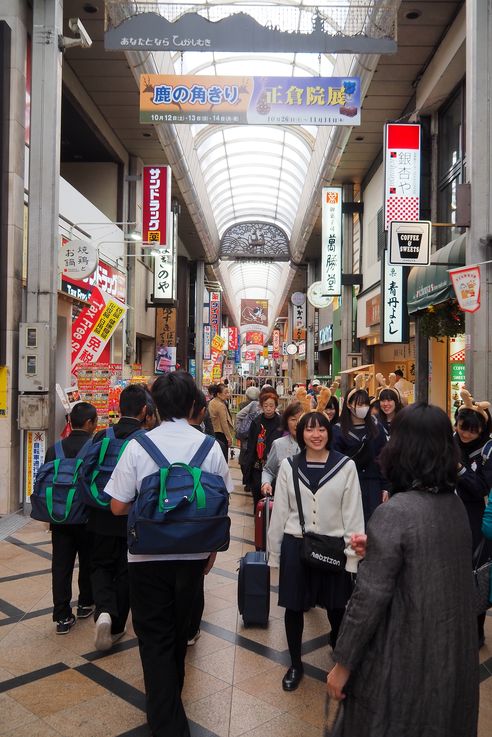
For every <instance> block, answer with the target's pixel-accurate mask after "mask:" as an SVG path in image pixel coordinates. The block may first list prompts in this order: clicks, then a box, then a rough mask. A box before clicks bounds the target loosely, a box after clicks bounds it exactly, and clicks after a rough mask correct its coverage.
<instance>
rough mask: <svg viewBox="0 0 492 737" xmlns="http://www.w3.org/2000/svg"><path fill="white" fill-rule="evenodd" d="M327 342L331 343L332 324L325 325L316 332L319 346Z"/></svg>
mask: <svg viewBox="0 0 492 737" xmlns="http://www.w3.org/2000/svg"><path fill="white" fill-rule="evenodd" d="M327 343H333V325H326V327H324V328H320V330H319V334H318V345H319V347H321V346H322V345H325V344H327Z"/></svg>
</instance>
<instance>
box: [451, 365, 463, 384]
mask: <svg viewBox="0 0 492 737" xmlns="http://www.w3.org/2000/svg"><path fill="white" fill-rule="evenodd" d="M449 365H450V367H451V372H450V373H451V382H455V381H461V382H464V381H466V378H465V374H466V364H465V363H450V364H449Z"/></svg>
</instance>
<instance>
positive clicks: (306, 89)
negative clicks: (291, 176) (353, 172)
mask: <svg viewBox="0 0 492 737" xmlns="http://www.w3.org/2000/svg"><path fill="white" fill-rule="evenodd" d="M140 122H141V123H188V124H190V123H191V124H196V123H200V124H203V123H205V124H213V123H216V124H218V125H225V124H232V125H238V124H239V125H244V124H255V125H275V124H281V125H350V126H353V125H360V79H359V77H233V76H204V75H197V76H183V75H161V74H142V75H141V77H140Z"/></svg>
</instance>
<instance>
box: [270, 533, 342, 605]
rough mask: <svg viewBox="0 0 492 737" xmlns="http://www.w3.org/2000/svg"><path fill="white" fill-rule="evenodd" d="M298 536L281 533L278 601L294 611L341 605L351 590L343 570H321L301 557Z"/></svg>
mask: <svg viewBox="0 0 492 737" xmlns="http://www.w3.org/2000/svg"><path fill="white" fill-rule="evenodd" d="M301 544H302V538H300V537H294V536H293V535H284V538H283V540H282V547H281V549H280V574H279V587H278V588H279V591H278V604H279V606H282V607H285V608H286V609H293V610H294V611H296V612H300V611H303V612H307V611H308V609H312V607H315V606H319V607H323V608H324V609H344V608H345V606H346V604H347V602H348V600H349V599H350V596H351V594H352V587H353V584H352V579H351V576H350V574H349V573H347V572H346V571H340V572H334V573H331V572H327V573H322V572H320V571H318V570H316V569H315V568H311V567H310V566H307V565H305V564H304V563H303V562H302V561H301V555H300V552H301Z"/></svg>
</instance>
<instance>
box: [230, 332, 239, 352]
mask: <svg viewBox="0 0 492 737" xmlns="http://www.w3.org/2000/svg"><path fill="white" fill-rule="evenodd" d="M228 341H229V350H230V351H237V349H238V345H239V330H238V329H237V328H228Z"/></svg>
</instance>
